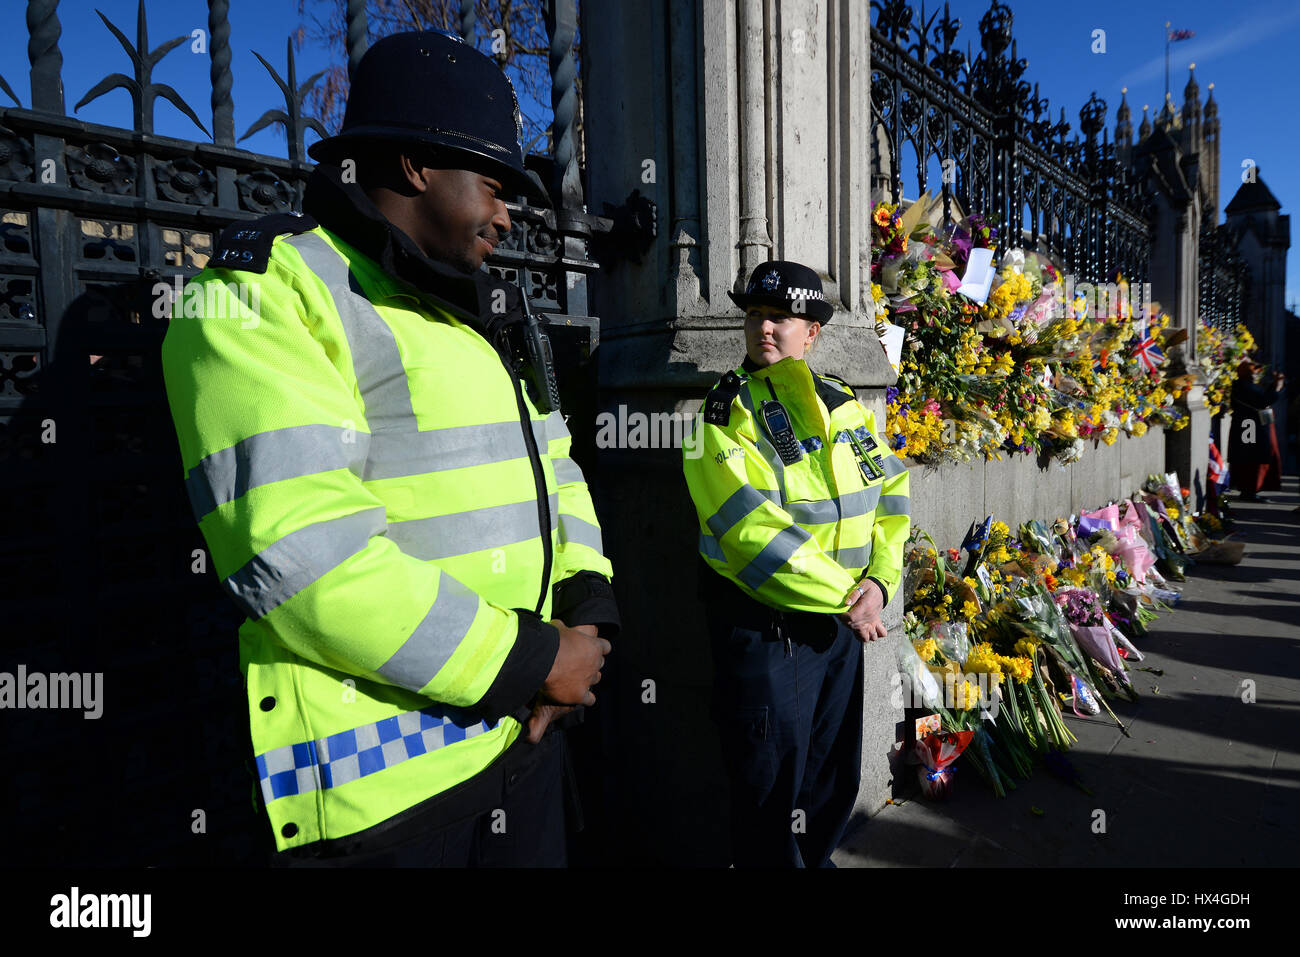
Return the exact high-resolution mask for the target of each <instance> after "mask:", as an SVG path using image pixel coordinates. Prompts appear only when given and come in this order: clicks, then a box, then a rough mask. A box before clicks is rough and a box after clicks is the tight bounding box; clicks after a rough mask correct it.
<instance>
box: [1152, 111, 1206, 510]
mask: <svg viewBox="0 0 1300 957" xmlns="http://www.w3.org/2000/svg"><path fill="white" fill-rule="evenodd" d="M1141 151H1142V152H1143V153H1144V154H1146V157H1147V162H1148V163H1149V167H1148V169H1149V170H1150V171H1151V172H1152V173H1153V174H1154V175H1153V177H1152V179H1153V180H1154V182H1155V183H1156V184H1157V189H1156V193H1155V197H1154V203H1155V210H1156V214H1155V222H1154V224H1153V231H1152V245H1151V295H1152V297H1153V298H1154V299H1155V301H1156V302H1158V303H1160V305H1161V307H1162V308H1163V309H1164V310H1165V312H1167V313H1169V315H1170V316H1171V317H1172V319H1173V322H1172V323H1171V324H1170V330H1171V331H1172V330H1175V329H1183V330H1186V332H1187V341H1186V342H1185V343H1184V344H1182V345H1180V346H1176V347H1174V349H1173V350H1171V354H1170V359H1171V361H1172V362H1173V363H1174V364H1175V366H1177V365H1178V363H1179V362H1180V359H1181V360H1186V361H1187V362H1190V361H1191V360H1192V359H1193V358H1194V357H1195V354H1196V353H1195V349H1196V330H1197V319H1198V317H1199V315H1200V297H1199V289H1200V245H1199V242H1200V227H1201V203H1200V202H1199V200H1198V199H1197V195H1198V194H1197V192H1196V185H1195V183H1194V182H1193V183H1190V184H1189V182H1188V180H1187V178H1186V177H1185V175H1184V173H1185V172H1187V171H1188V170H1189V165H1188V163H1187V162H1180V159H1179V151H1178V149H1177V147H1176V146H1175V145H1174V142H1173V140H1172V139H1171V138H1170V137H1169V136H1168V135H1167V134H1166V132H1165V131H1164V129H1159V130H1157V132H1156V133H1155V135H1154V136H1152V137H1151V138H1150V139H1148V140H1147V141H1145V142H1144V143H1143V144H1142V145H1141ZM1192 178H1193V180H1195V176H1194V175H1193V177H1192ZM1204 391H1205V390H1204V388H1203V385H1202V384H1201V383H1197V384H1196V385H1194V386H1193V388H1192V390H1191V392H1190V393H1189V394H1188V396H1187V412H1188V415H1189V416H1190V417H1191V421H1190V423H1189V424H1188V426H1187V427H1186V428H1184V429H1181V430H1179V431H1177V432H1166V433H1165V436H1166V446H1165V470H1166V471H1177V472H1178V478H1179V481H1181V482H1184V483H1189V487H1190V483H1191V482H1192V481H1193V480H1194V479H1195V478H1196V477H1197V476H1199V477H1200V479H1201V481H1202V483H1204V481H1205V472H1206V465H1207V463H1208V461H1209V451H1208V449H1209V444H1208V439H1209V434H1210V420H1209V415H1208V413H1207V412H1206V410H1205V403H1204V401H1203V396H1204Z"/></svg>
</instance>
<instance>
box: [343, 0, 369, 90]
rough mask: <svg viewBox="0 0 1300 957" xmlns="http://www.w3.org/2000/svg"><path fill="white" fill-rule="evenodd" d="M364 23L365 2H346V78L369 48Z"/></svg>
mask: <svg viewBox="0 0 1300 957" xmlns="http://www.w3.org/2000/svg"><path fill="white" fill-rule="evenodd" d="M368 32H369V31H368V28H367V23H366V0H348V9H347V37H348V40H347V49H348V76H349V77H351V76H352V74H353V72H354V71H355V70H356V68H357V64H358V63H360V62H361V58H362V57H363V56H365V53H366V50H367V49H369V47H370V38H369V36H368Z"/></svg>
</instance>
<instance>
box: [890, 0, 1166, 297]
mask: <svg viewBox="0 0 1300 957" xmlns="http://www.w3.org/2000/svg"><path fill="white" fill-rule="evenodd" d="M871 6H872V10H873V13H874V23H873V25H872V27H871V43H872V46H871V105H872V116H873V120H874V123H875V125H876V128H877V132H876V135H874V136H873V137H872V140H871V142H872V152H873V157H872V160H873V167H874V168H875V169H877V170H887V171H888V172H887V174H883V175H882V174H878V175H877V180H876V188H877V189H878V190H879V191H880V192H881V193H882V194H883V195H886V196H888V197H889V198H890V200H891V201H893V202H900V201H902V199H903V195H902V192H903V190H902V184H903V179H904V172H903V169H902V163H903V146H904V145H907V146H909V147H910V148H911V150H912V151H913V152H914V153H915V157H916V170H915V174H916V175H915V180H914V183H915V186H916V191H917V194H918V195H919V194H920V193H923V192H925V191H927V190H936V191H937V193H938V194H939V195H940V196H941V198H942V203H943V213H944V216H945V218H950V217H952V216H953V215H954V214H955V212H956V209H957V208H958V207H960V209H961V211H962V212H965V213H970V212H978V213H983V214H985V215H990V216H993V217H995V218H996V220H997V221H998V223H999V225H1000V226H1001V230H1000V232H1001V237H1002V242H1003V243H1004V244H1009V245H1024V246H1028V247H1031V248H1032V247H1036V246H1041V247H1043V248H1044V250H1045V251H1049V252H1051V253H1053V254H1055V255H1057V256H1059V257H1061V258H1062V259H1063V260H1064V263H1065V266H1066V268H1067V269H1068V270H1070V271H1071V272H1074V273H1076V274H1078V275H1079V276H1081V277H1087V278H1090V279H1109V278H1111V277H1113V275H1114V274H1116V273H1122V274H1123V275H1124V276H1125V277H1126V278H1128V279H1131V280H1136V281H1141V280H1144V279H1145V278H1146V276H1147V260H1148V255H1149V253H1148V250H1149V246H1150V220H1151V209H1150V205H1149V202H1148V201H1147V199H1146V198H1145V197H1144V196H1143V194H1142V190H1141V189H1140V184H1138V183H1136V182H1135V179H1134V177H1133V175H1132V174H1131V173H1130V172H1129V171H1128V169H1127V168H1126V167H1125V166H1124V164H1123V163H1121V162H1120V161H1119V159H1118V158H1117V156H1116V151H1115V148H1114V145H1113V144H1111V143H1110V142H1109V137H1108V134H1106V133H1105V132H1104V127H1105V120H1106V102H1105V101H1104V100H1102V99H1101V98H1100V97H1098V96H1097V95H1096V94H1095V93H1094V94H1093V95H1092V97H1091V98H1090V99H1089V100H1088V102H1087V103H1086V104H1085V105H1084V107H1083V109H1082V110H1080V112H1079V129H1080V132H1081V134H1082V136H1079V135H1076V136H1075V137H1074V138H1073V139H1067V137H1068V136H1069V133H1070V125H1069V123H1067V122H1066V119H1065V111H1064V110H1063V109H1062V110H1061V111H1060V117H1059V119H1058V120H1057V121H1055V122H1053V121H1052V110H1051V107H1050V104H1049V103H1048V101H1047V99H1046V98H1045V97H1042V96H1040V95H1039V91H1038V86H1037V85H1036V84H1034V85H1031V84H1030V83H1029V82H1028V80H1026V79H1025V73H1026V71H1027V68H1028V64H1027V62H1026V61H1025V59H1023V58H1022V57H1020V55H1019V51H1018V49H1017V44H1016V39H1015V37H1014V36H1013V34H1012V22H1013V17H1012V13H1011V9H1010V8H1009V7H1008V6H1006V5H1005V4H1003V3H1000V2H998V0H994V2H992V3H991V4H990V6H989V9H988V10H987V11H986V12H985V14H984V16H983V17H981V18H980V22H979V33H980V52H979V55H978V56H977V57H976V58H974V59H972V58H971V54H970V50H969V48H968V49H967V52H966V53H964V54H963V53H962V52H961V51H960V50H959V49H957V48H956V42H957V36H958V33H959V31H960V28H961V21H959V20H956V19H954V18H953V17H952V15H951V11H950V8H949V6H948V4H946V3H945V4H944V6H943V12H942V15H940V14H939V13H937V12H936V13H933V14H931V15H930V16H929V17H928V18H927V16H926V12H925V7H924V6H922V7H921V10H920V14H919V16H918V15H917V14H916V13H915V12H914V11H913V10H912V8H911V7H910V6H909V5H908V4H907V3H906V2H905V0H873V2H872V5H871ZM1099 134H1100V135H1101V138H1100V140H1099V138H1098V137H1099ZM932 164H933V165H937V166H938V167H939V168H940V169H941V170H942V171H943V174H942V175H941V177H940V178H939V182H937V183H934V182H931V177H930V168H931V165H932ZM908 178H909V179H911V177H910V176H909V177H908ZM912 198H915V197H912Z"/></svg>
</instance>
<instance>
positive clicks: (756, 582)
mask: <svg viewBox="0 0 1300 957" xmlns="http://www.w3.org/2000/svg"><path fill="white" fill-rule="evenodd" d="M811 538H812V536H811V535H809V534H808V533H807V532H805V531H804V530H803V529H802V528H800V527H799V526H798V525H791V526H790V527H789V528H783V529H781V531H779V532H777V533H776V535H774V536H773V537H772V540H771V541H770V542H768V543H767V544H766V545H764V546H763V550H762V551H761V552H759V553H758V554H757V555H755V556H754V560H753V561H751V562H750V563H749V564H748V565H746V566H745V567H744V568H742V569H741V570H740V573H739V574H738V575H737V576H736V577H737V578H739V579H740V580H741V581H742V582H744V583H745V584H746V585H748V586H749V587H750V588H752V589H753V590H754V591H758V590H759V588H761V587H762V586H763V584H764V583H765V582H766V581H767V580H768V579H769V578H771V577H772V576H773V575H775V574H776V573H777V572H778V571H780V570H781V566H782V565H784V564H786V562H788V561H790V558H791V556H792V555H794V553H795V552H797V551H798V550H799V548H800V546H802V545H803V543H804V542H807V541H810V540H811Z"/></svg>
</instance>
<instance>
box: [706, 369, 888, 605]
mask: <svg viewBox="0 0 1300 957" xmlns="http://www.w3.org/2000/svg"><path fill="white" fill-rule="evenodd" d="M733 376H734V377H738V378H739V380H740V381H739V382H738V383H737V382H736V379H735V378H731V377H733ZM729 379H730V385H731V389H730V390H728V389H727V384H728V380H729ZM729 391H730V392H732V393H734V397H731V396H729V395H728V392H729ZM715 393H716V394H719V395H721V398H722V400H723V401H721V402H715V404H716V406H717V408H718V410H720V411H721V413H722V415H725V416H726V423H725V424H722V422H721V417H720V416H710V415H708V414H707V413H706V416H705V418H704V421H703V422H701V423H699V424H697V426H696V427H697V429H700V430H703V431H702V432H701V433H699V434H698V435H696V436H695V438H694V441H693V442H691V443H687V444H686V445H685V447H684V451H683V465H684V469H685V473H686V484H687V486H688V487H689V489H690V493H691V498H692V500H693V501H694V502H695V508H696V511H697V513H698V514H699V521H700V540H699V541H700V546H699V547H700V554H701V556H702V557H703V558H704V561H705V562H706V563H707V564H708V566H709V567H710V568H712V569H713V570H714V571H716V572H717V573H718V574H719V575H722V576H723V577H724V578H726V579H728V580H729V581H731V582H733V583H734V584H735V585H737V586H738V587H739V588H740V589H741V590H742V591H743V592H744V593H745V594H746V595H748V596H749V597H751V598H755V599H757V600H758V601H760V602H762V603H764V604H766V605H768V606H770V607H772V608H776V609H779V610H782V611H796V612H816V613H835V612H842V611H844V610H846V609H847V608H848V601H847V598H848V596H849V593H850V592H852V591H853V589H854V586H855V585H856V584H857V583H858V582H859V581H860V580H861V579H862V578H863V577H871V578H874V579H875V580H876V581H877V582H879V583H880V584H881V586H882V587H883V588H884V590H885V598H886V601H887V600H888V599H889V598H890V597H892V596H893V594H894V593H895V592H896V591H897V589H898V585H899V583H900V582H901V580H902V568H903V544H904V542H906V540H907V537H908V534H909V530H910V524H911V519H910V517H909V516H910V510H909V506H908V490H909V489H908V481H909V480H908V470H907V468H906V466H904V465H903V464H902V462H901V461H899V459H898V457H897V456H895V455H894V454H893V453H892V452H891V451H890V450H889V449H888V447H887V446H886V445H885V443H883V442H881V441H880V440H879V436H878V434H877V431H876V424H875V419H874V416H872V414H871V413H870V412H869V411H868V410H867V409H865V408H864V407H863V406H862V405H861V404H860V403H859V402H858V401H857V400H856V399H855V398H854V396H853V390H852V389H850V388H849V387H848V386H847V385H845V384H844V383H842V382H840V381H838V380H835V379H831V378H828V377H826V376H821V375H817V374H815V373H814V372H813V371H812V370H811V369H809V368H808V364H807V363H806V362H804V361H803V360H800V359H794V358H785V359H782V360H781V361H779V362H776V363H773V364H772V365H770V366H767V367H764V368H758V367H755V366H754V365H753V364H752V363H751V362H749V361H748V360H747V361H746V363H745V365H743V366H741V367H740V368H739V369H736V370H734V372H732V373H729V374H728V376H727V377H724V379H723V382H722V383H720V384H719V385H718V386H716V387H715ZM715 393H711V395H714V396H715V399H716V395H715ZM728 399H729V401H728ZM772 399H776V400H778V401H779V402H780V403H781V404H782V406H784V408H785V410H786V412H787V414H788V415H789V418H790V425H791V426H792V428H793V430H794V435H795V438H796V440H797V441H798V443H799V447H798V453H797V454H798V457H797V460H794V461H790V462H785V461H783V460H782V458H781V456H780V455H779V454H778V452H777V449H776V447H775V445H774V444H773V442H772V440H771V438H770V437H769V435H768V433H767V431H766V430H765V427H764V425H763V424H762V423H761V421H760V411H761V407H762V403H763V402H765V401H770V400H772ZM708 407H709V403H708V401H707V400H706V408H708ZM710 418H713V419H714V420H715V421H712V422H711V421H710ZM850 432H852V433H854V434H855V436H856V437H857V438H858V439H859V441H860V442H861V443H862V444H863V447H864V448H868V447H870V446H872V445H873V444H874V448H870V449H869V454H870V455H871V456H873V457H874V456H879V464H880V466H881V468H882V470H883V473H884V474H883V476H882V477H879V478H871V479H868V478H867V477H866V476H864V474H863V471H862V469H861V468H860V467H859V458H858V456H857V455H856V454H855V446H854V444H853V443H852V442H851V441H850V440H849V434H848V433H850Z"/></svg>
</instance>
